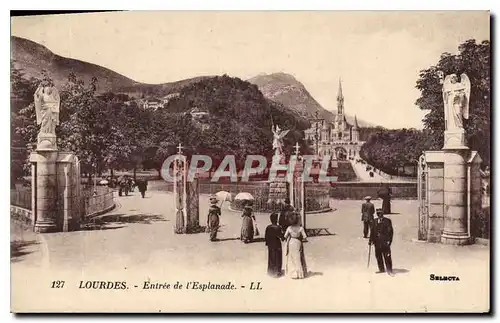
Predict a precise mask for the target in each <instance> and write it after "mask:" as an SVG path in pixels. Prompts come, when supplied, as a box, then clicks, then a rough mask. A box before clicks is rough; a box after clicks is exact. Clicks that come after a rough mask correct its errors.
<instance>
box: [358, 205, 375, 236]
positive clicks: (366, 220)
mask: <svg viewBox="0 0 500 323" xmlns="http://www.w3.org/2000/svg"><path fill="white" fill-rule="evenodd" d="M371 199H372V198H371V196H367V197H365V200H366V202H365V203H363V204H362V205H361V221H363V237H364V238H365V239H366V238H368V231H369V230H370V227H371V225H372V222H373V214H375V206H374V205H373V203H372V202H370V200H371Z"/></svg>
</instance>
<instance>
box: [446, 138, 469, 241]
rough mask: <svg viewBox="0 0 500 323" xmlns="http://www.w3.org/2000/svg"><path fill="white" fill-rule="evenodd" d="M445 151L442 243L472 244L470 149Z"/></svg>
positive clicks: (449, 149) (447, 149)
mask: <svg viewBox="0 0 500 323" xmlns="http://www.w3.org/2000/svg"><path fill="white" fill-rule="evenodd" d="M443 150H444V185H443V186H444V228H443V234H442V235H441V242H442V243H445V244H454V245H464V244H469V243H470V235H469V223H468V214H467V212H468V205H467V181H468V178H467V160H468V156H469V154H470V151H469V149H467V148H465V149H460V148H447V147H445V148H443Z"/></svg>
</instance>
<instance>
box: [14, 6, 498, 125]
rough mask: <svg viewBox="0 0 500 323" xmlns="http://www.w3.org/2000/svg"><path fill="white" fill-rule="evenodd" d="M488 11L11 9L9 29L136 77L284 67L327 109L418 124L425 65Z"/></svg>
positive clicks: (479, 32)
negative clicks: (20, 13) (26, 12)
mask: <svg viewBox="0 0 500 323" xmlns="http://www.w3.org/2000/svg"><path fill="white" fill-rule="evenodd" d="M489 19H490V18H489V13H488V12H486V11H469V12H466V11H462V12H458V11H447V12H446V11H445V12H438V11H427V12H424V11H420V12H419V11H407V12H397V11H393V12H374V11H357V12H353V11H352V12H349V11H344V12H334V11H309V12H304V11H303V12H292V11H288V12H287V11H274V12H271V11H267V12H258V11H254V12H251V11H247V12H237V11H233V12H228V11H223V12H216V11H211V12H196V11H186V12H172V11H170V12H168V11H139V12H113V13H97V14H96V13H88V14H70V15H51V16H35V17H14V18H12V19H11V32H12V35H15V36H19V37H23V38H27V39H30V40H32V41H35V42H37V43H40V44H43V45H45V46H46V47H47V48H49V49H50V50H51V51H52V52H54V53H56V54H58V55H61V56H65V57H70V58H74V59H79V60H82V61H87V62H91V63H94V64H98V65H101V66H104V67H107V68H109V69H111V70H114V71H116V72H118V73H120V74H123V75H125V76H127V77H129V78H131V79H133V80H135V81H139V82H145V83H164V82H171V81H177V80H180V79H185V78H191V77H194V76H199V75H221V74H228V75H230V76H235V77H239V78H242V79H249V78H251V77H253V76H256V75H258V74H263V73H265V74H269V73H274V72H285V73H289V74H291V75H293V76H294V77H295V78H296V79H297V80H299V81H300V82H302V83H303V84H304V85H305V87H306V89H307V90H308V91H309V93H310V94H311V95H312V96H313V97H314V98H315V99H316V100H317V101H318V102H319V103H320V104H321V105H322V106H323V107H324V108H325V109H327V110H332V111H335V110H336V95H337V89H338V82H339V78H342V88H343V93H344V98H345V101H344V106H345V112H346V113H347V114H349V115H357V116H358V118H360V119H362V120H365V121H368V122H371V123H374V124H378V125H381V126H385V127H388V128H402V127H407V128H409V127H414V128H418V129H420V128H422V121H421V120H422V118H423V116H424V115H425V113H426V112H425V111H421V110H420V109H419V108H418V107H416V106H415V101H416V99H417V98H418V97H419V95H420V92H419V91H418V90H417V89H416V88H415V85H416V81H417V79H418V75H419V72H420V71H421V70H423V69H426V68H428V67H430V66H431V65H435V64H436V63H437V62H438V60H439V57H440V55H441V54H442V53H443V52H450V53H456V52H457V50H458V45H459V44H461V43H463V42H464V41H465V40H468V39H471V38H474V39H476V40H478V41H482V40H489V39H490V26H489V21H490V20H489Z"/></svg>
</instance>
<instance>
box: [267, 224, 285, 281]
mask: <svg viewBox="0 0 500 323" xmlns="http://www.w3.org/2000/svg"><path fill="white" fill-rule="evenodd" d="M265 237H266V246H267V250H268V258H267V273H268V274H269V275H270V276H273V277H278V276H280V275H281V268H282V267H283V250H282V248H281V240H283V233H282V232H281V228H280V226H279V225H276V224H271V225H268V226H267V228H266V235H265Z"/></svg>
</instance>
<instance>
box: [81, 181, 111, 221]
mask: <svg viewBox="0 0 500 323" xmlns="http://www.w3.org/2000/svg"><path fill="white" fill-rule="evenodd" d="M95 192H96V194H94V191H93V190H84V191H83V192H82V196H81V197H80V212H81V213H80V214H81V216H83V217H86V216H91V215H94V214H96V213H98V212H102V211H105V210H107V209H109V208H111V207H112V206H113V205H114V203H115V202H114V199H113V190H112V189H110V188H108V187H98V189H97V190H96V191H95Z"/></svg>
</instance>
